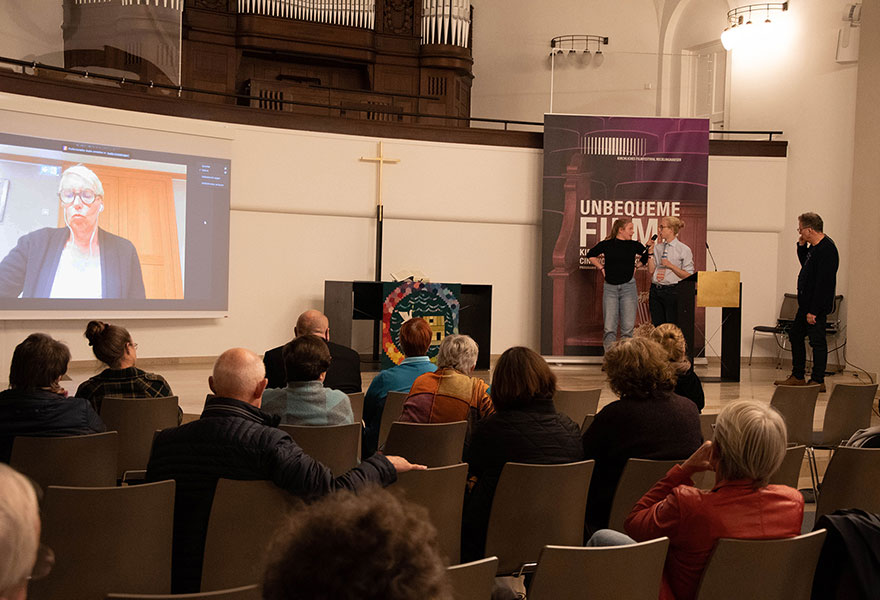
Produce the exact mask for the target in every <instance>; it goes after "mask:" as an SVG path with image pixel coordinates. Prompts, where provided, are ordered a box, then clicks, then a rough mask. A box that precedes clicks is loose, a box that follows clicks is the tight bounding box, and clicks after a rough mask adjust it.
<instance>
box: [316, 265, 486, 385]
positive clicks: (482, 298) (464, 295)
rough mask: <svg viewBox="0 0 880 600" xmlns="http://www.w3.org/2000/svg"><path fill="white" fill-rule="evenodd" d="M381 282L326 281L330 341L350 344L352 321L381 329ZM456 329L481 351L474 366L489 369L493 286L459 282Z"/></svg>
mask: <svg viewBox="0 0 880 600" xmlns="http://www.w3.org/2000/svg"><path fill="white" fill-rule="evenodd" d="M384 283H385V282H382V281H325V282H324V314H325V315H327V318H328V319H329V320H330V340H331V341H333V342H336V343H337V344H343V345H344V346H348V347H351V329H352V324H353V322H354V321H355V320H365V321H374V322H375V327H374V331H381V326H382V306H383V304H384V302H385V298H384V297H383V295H382V286H383V284H384ZM459 300H460V305H459V311H458V330H459V332H460V333H465V334H467V335H469V336H471V337H472V338H474V341H476V342H477V345H478V346H479V347H480V354H479V356H478V357H477V369H480V370H488V369H489V356H490V350H491V348H490V340H491V335H492V286H491V285H479V284H466V283H463V284H461V297H460V298H459ZM378 340H379V338H378V336H374V339H373V360H378V358H379V343H378Z"/></svg>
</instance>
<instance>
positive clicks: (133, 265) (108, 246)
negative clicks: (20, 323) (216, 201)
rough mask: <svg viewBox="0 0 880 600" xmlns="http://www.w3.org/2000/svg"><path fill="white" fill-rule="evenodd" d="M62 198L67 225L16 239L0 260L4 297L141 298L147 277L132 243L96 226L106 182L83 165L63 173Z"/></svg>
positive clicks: (143, 295) (46, 228)
mask: <svg viewBox="0 0 880 600" xmlns="http://www.w3.org/2000/svg"><path fill="white" fill-rule="evenodd" d="M58 199H59V200H60V202H61V210H62V211H63V214H64V223H65V225H66V226H65V227H58V228H53V227H44V228H42V229H38V230H36V231H32V232H31V233H27V234H25V235H23V236H21V237H20V238H19V239H18V243H17V244H16V245H15V247H14V248H13V249H12V250H10V251H9V254H7V255H6V258H4V259H3V262H0V296H2V297H6V298H15V297H17V296H21V297H23V298H127V299H143V298H145V293H144V280H143V276H142V274H141V263H140V260H139V259H138V254H137V250H135V247H134V245H133V244H132V243H131V242H130V241H128V240H127V239H125V238H122V237H119V236H117V235H113V234H112V233H109V232H107V231H104V230H103V229H101V228H100V227H98V217H99V216H100V214H101V213H102V212H104V186H103V185H102V184H101V180H100V179H98V176H97V175H95V173H94V172H93V171H92V170H91V169H89V168H88V167H85V166H84V165H81V164H79V165H76V166H73V167H70V168H68V169H67V170H66V171H64V173H62V174H61V181H60V183H59V185H58Z"/></svg>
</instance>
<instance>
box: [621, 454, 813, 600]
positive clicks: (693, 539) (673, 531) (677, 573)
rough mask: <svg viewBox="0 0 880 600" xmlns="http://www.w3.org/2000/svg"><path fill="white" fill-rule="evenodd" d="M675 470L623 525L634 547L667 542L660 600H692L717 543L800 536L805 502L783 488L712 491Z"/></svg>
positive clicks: (743, 484) (741, 484)
mask: <svg viewBox="0 0 880 600" xmlns="http://www.w3.org/2000/svg"><path fill="white" fill-rule="evenodd" d="M693 486H694V483H693V481H691V478H690V474H688V473H687V472H686V471H684V470H683V469H682V468H681V467H680V466H679V465H676V466H674V467H672V468H671V469H669V472H668V473H666V477H664V478H663V479H661V480H660V481H658V482H657V483H656V484H654V487H652V488H651V490H650V491H649V492H648V493H647V494H645V495H644V496H643V497H642V499H641V500H639V502H638V504H636V505H635V507H634V508H633V510H632V512H631V513H630V515H629V517H627V519H626V523H625V529H626V532H627V533H628V534H629V535H630V536H631V537H633V538H634V539H635V540H636V541H639V542H641V541H645V540H650V539H654V538H657V537H661V536H664V535H665V536H668V537H669V553H668V554H667V555H666V566H665V567H664V569H663V586H662V587H661V589H660V598H661V600H691V599H692V598H694V597H695V596H696V594H697V587H698V586H699V584H700V576H701V575H702V574H703V568H704V567H705V566H706V562H707V561H708V560H709V556H710V555H711V553H712V550H713V548H714V547H715V542H716V541H717V540H718V539H719V538H740V539H755V540H758V539H776V538H786V537H794V536H796V535H799V534H800V532H801V522H802V521H803V516H804V499H803V497H802V496H801V495H800V493H799V492H798V491H797V490H795V489H793V488H790V487H788V486H784V485H768V486H766V487H762V488H758V489H755V488H754V487H752V482H751V480H744V479H739V480H735V481H720V482H718V483H717V484H716V486H715V487H714V488H713V489H712V490H711V491H705V490H700V489H698V488H695V487H693Z"/></svg>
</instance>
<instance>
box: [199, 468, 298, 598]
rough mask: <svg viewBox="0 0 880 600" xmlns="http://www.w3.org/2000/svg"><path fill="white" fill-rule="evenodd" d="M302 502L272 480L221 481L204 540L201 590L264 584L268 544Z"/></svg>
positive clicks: (208, 590)
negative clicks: (289, 514) (291, 511)
mask: <svg viewBox="0 0 880 600" xmlns="http://www.w3.org/2000/svg"><path fill="white" fill-rule="evenodd" d="M299 502H300V501H299V500H298V499H297V498H295V497H294V496H292V495H291V494H289V493H287V492H285V491H284V490H282V489H281V488H279V487H278V486H276V485H275V484H274V483H272V482H271V481H236V480H232V479H220V480H218V481H217V489H216V490H215V492H214V502H213V504H212V505H211V516H210V518H209V519H208V533H207V536H206V538H205V560H204V563H203V565H202V588H201V589H202V591H203V592H210V591H216V590H224V589H229V588H234V587H238V586H246V585H253V584H256V583H260V582H262V580H263V571H264V569H265V566H266V558H267V557H266V548H268V546H269V543H270V542H271V541H272V539H273V538H274V537H275V534H276V533H277V531H278V529H279V528H280V527H281V525H282V524H283V523H284V520H285V519H286V517H287V514H288V513H289V512H290V510H291V509H292V508H294V507H295V506H296V505H297V504H298V503H299ZM243 557H246V560H243V559H242V558H243Z"/></svg>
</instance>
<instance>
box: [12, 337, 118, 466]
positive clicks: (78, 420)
mask: <svg viewBox="0 0 880 600" xmlns="http://www.w3.org/2000/svg"><path fill="white" fill-rule="evenodd" d="M68 362H70V350H68V349H67V346H66V345H64V344H63V343H62V342H59V341H57V340H54V339H52V338H51V337H49V336H48V335H46V334H45V333H32V334H31V335H29V336H28V337H27V338H26V339H25V340H24V341H23V342H21V343H20V344H19V345H18V346H16V347H15V351H14V352H13V353H12V362H11V363H10V366H9V389H8V390H5V391H3V392H0V462H5V463H8V462H9V455H10V454H11V453H12V440H13V439H14V438H15V436H17V435H21V436H34V437H52V436H64V435H82V434H87V433H99V432H102V431H105V430H106V428H105V427H104V422H103V421H101V417H99V416H98V414H97V413H96V412H95V411H94V410H93V409H92V406H91V404H89V402H88V400H85V399H83V398H68V397H67V390H65V389H64V388H62V387H61V377H62V376H63V375H64V374H65V373H66V372H67V363H68Z"/></svg>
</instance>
